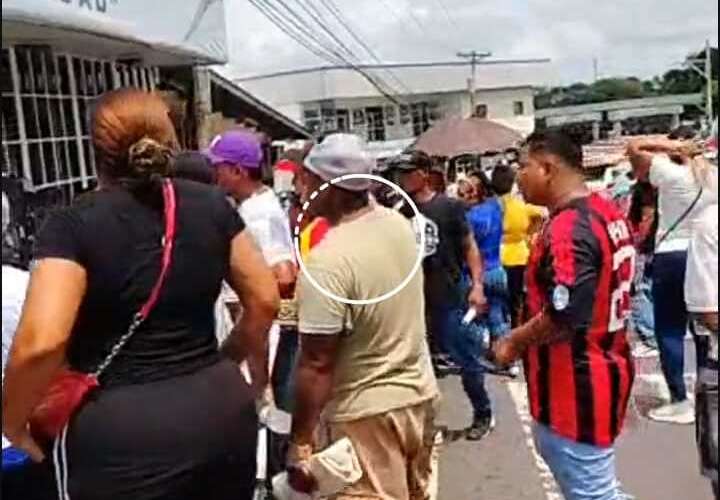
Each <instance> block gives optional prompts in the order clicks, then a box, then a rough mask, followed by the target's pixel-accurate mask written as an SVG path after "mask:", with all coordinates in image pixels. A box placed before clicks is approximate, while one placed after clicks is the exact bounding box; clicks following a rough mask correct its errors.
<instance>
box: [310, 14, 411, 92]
mask: <svg viewBox="0 0 720 500" xmlns="http://www.w3.org/2000/svg"><path fill="white" fill-rule="evenodd" d="M320 3H322V4H323V5H324V6H325V8H326V9H328V10H329V11H330V13H331V14H332V15H333V17H334V18H335V19H336V20H337V21H338V22H339V23H340V25H341V26H342V27H343V28H345V30H346V31H347V32H348V33H349V34H350V36H351V37H352V38H353V39H354V40H355V41H356V42H357V43H358V45H359V46H360V47H362V49H363V50H364V51H365V52H366V53H367V54H368V55H369V56H370V58H371V59H372V60H374V61H375V62H376V63H378V64H383V61H382V59H381V58H380V57H379V56H378V55H377V54H376V53H375V51H374V50H373V49H372V48H371V47H370V46H369V45H368V44H367V43H366V42H365V41H364V40H363V39H362V37H361V36H360V35H358V34H357V32H356V31H355V30H354V29H353V28H352V26H351V25H350V22H349V21H347V19H346V18H345V16H343V14H342V12H341V11H340V9H339V8H338V6H337V4H336V3H335V2H334V1H333V0H320ZM386 71H387V73H388V74H389V75H390V77H391V78H392V79H393V80H395V82H396V83H398V84H399V85H400V87H402V88H404V89H405V91H406V92H407V93H408V94H412V89H411V88H410V87H409V86H408V85H407V84H406V83H405V82H404V81H402V80H401V79H400V77H398V76H397V75H396V74H395V72H394V71H392V70H389V69H388V70H386Z"/></svg>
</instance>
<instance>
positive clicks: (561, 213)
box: [525, 195, 680, 447]
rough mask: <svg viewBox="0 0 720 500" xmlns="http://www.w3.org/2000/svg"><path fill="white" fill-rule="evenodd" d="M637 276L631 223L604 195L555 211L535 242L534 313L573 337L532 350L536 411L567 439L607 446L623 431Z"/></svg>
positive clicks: (530, 378) (530, 376) (529, 370)
mask: <svg viewBox="0 0 720 500" xmlns="http://www.w3.org/2000/svg"><path fill="white" fill-rule="evenodd" d="M634 272H635V249H634V247H633V241H632V235H631V233H630V229H629V227H628V224H627V222H626V221H625V219H624V218H623V216H622V215H621V214H620V213H619V211H618V210H617V208H616V207H615V206H614V205H613V204H612V203H611V202H609V201H606V200H604V199H603V198H602V197H600V196H598V195H591V196H589V197H587V198H581V199H578V200H575V201H573V202H571V203H570V204H569V205H568V206H566V207H564V208H563V209H561V210H558V211H556V212H555V213H554V214H553V215H552V218H551V219H550V221H549V222H548V223H547V224H546V226H545V228H544V229H543V232H542V235H541V236H540V237H539V238H538V239H537V241H536V243H535V246H534V248H533V252H532V256H531V258H530V263H529V266H528V275H527V285H528V308H527V312H528V314H529V315H530V317H533V316H535V315H537V314H540V313H543V312H544V313H546V314H550V315H552V316H553V318H554V319H555V321H556V322H558V323H561V324H563V325H565V326H567V327H568V328H569V329H570V330H571V331H573V332H574V335H573V336H572V337H571V338H570V339H568V340H567V341H562V342H556V343H553V344H549V345H543V346H537V347H533V348H531V349H530V350H529V352H528V354H527V356H526V359H525V370H526V375H527V383H528V393H529V398H530V409H531V413H532V415H533V417H534V418H535V420H536V421H537V422H538V423H540V424H543V425H546V426H548V427H550V428H551V429H552V430H553V431H555V432H556V433H558V434H560V435H561V436H563V437H566V438H568V439H571V440H574V441H577V442H581V443H587V444H591V445H595V446H604V447H606V446H611V445H612V444H613V442H614V441H615V439H616V438H617V436H618V435H619V433H620V430H621V428H622V425H623V422H624V420H625V413H626V410H627V405H628V400H629V397H630V390H631V387H632V383H633V378H634V366H633V360H632V355H631V354H630V346H629V344H628V340H627V324H628V318H629V315H630V289H631V284H632V280H633V276H634ZM679 286H680V285H679Z"/></svg>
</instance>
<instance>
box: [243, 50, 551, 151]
mask: <svg viewBox="0 0 720 500" xmlns="http://www.w3.org/2000/svg"><path fill="white" fill-rule="evenodd" d="M361 73H364V74H365V75H366V76H363V74H361ZM470 73H471V67H470V65H469V63H467V62H461V61H458V62H447V63H428V64H387V65H373V66H359V67H357V68H348V67H320V68H312V69H305V70H299V71H288V72H282V73H274V74H269V75H261V76H254V77H246V78H239V79H236V80H235V81H236V82H237V83H238V84H239V85H241V86H242V87H243V88H245V89H247V90H248V91H249V92H251V93H252V94H254V95H256V96H258V97H259V98H261V99H263V100H265V101H266V102H268V103H269V104H271V105H272V106H273V107H275V108H277V109H278V110H280V111H281V112H282V113H283V114H285V115H287V116H288V117H290V118H292V119H294V120H296V121H300V122H301V123H303V124H304V125H305V126H306V127H307V128H308V129H310V130H311V131H313V132H314V133H316V134H322V133H324V132H328V131H351V132H355V133H358V134H359V135H361V136H363V137H364V138H365V139H366V140H367V141H368V142H370V143H388V144H389V145H391V146H392V147H396V146H397V145H398V144H408V143H411V142H412V141H413V140H414V139H415V138H416V137H417V136H419V135H420V134H422V133H423V132H424V131H426V130H427V129H428V128H429V127H430V126H431V125H432V124H433V123H435V122H436V121H438V120H440V119H442V118H445V117H448V116H453V115H457V116H470V115H471V114H476V115H478V116H482V117H486V118H489V119H492V120H495V121H498V122H500V123H502V124H504V125H507V126H509V127H511V128H514V129H516V130H518V131H519V132H521V133H522V134H530V133H531V132H532V131H533V130H534V128H535V108H534V102H533V97H534V89H535V88H537V87H539V86H543V85H546V84H547V83H548V82H549V81H550V80H551V66H550V61H549V60H545V59H539V60H518V61H485V62H482V63H480V64H479V65H478V67H477V79H476V82H477V85H476V88H477V91H476V101H475V102H476V103H477V107H476V109H475V110H472V109H471V99H470V92H469V90H468V89H469V82H468V80H469V77H470ZM370 80H373V81H374V82H376V83H380V87H381V88H382V91H381V90H379V89H378V88H377V86H375V85H374V84H373V83H371V81H370ZM371 147H373V148H375V149H381V144H373V145H372V146H371Z"/></svg>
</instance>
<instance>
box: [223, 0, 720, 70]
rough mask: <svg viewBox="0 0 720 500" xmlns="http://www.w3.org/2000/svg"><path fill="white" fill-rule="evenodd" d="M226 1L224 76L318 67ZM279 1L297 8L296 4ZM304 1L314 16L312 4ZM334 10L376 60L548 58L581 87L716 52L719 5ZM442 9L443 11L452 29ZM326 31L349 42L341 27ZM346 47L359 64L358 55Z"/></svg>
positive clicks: (498, 2)
mask: <svg viewBox="0 0 720 500" xmlns="http://www.w3.org/2000/svg"><path fill="white" fill-rule="evenodd" d="M225 1H226V5H227V18H228V31H229V43H230V48H231V58H232V60H231V65H232V68H228V72H230V73H232V74H236V75H247V74H257V73H264V72H270V71H279V70H286V69H293V68H299V67H306V66H311V65H316V64H324V61H322V60H320V59H318V58H317V57H316V56H314V55H312V54H310V53H309V52H308V51H307V50H306V49H304V48H302V47H300V46H299V45H298V44H297V43H296V42H294V41H293V40H292V39H290V38H289V37H288V36H287V35H286V34H284V33H283V32H282V31H281V30H280V29H278V28H277V27H275V26H274V25H273V24H271V23H270V22H268V21H267V20H266V19H265V18H264V17H263V16H262V15H261V14H260V13H259V12H258V11H257V10H256V9H255V8H254V7H253V6H252V4H251V3H250V2H249V1H247V0H225ZM269 1H270V3H273V4H276V5H279V4H278V2H277V1H275V0H269ZM284 1H285V3H286V4H288V5H297V4H296V3H295V1H296V0H284ZM303 1H310V2H312V3H313V4H314V5H316V6H317V7H318V8H319V9H323V7H322V4H321V3H320V2H319V1H318V0H303ZM335 3H336V4H337V5H338V7H339V8H340V10H341V11H342V12H343V14H344V15H345V17H346V18H347V19H348V20H349V22H350V23H351V24H352V26H353V28H354V29H355V30H356V31H357V32H358V33H359V34H360V35H361V36H362V37H363V39H364V40H366V42H367V43H368V45H370V46H371V47H372V48H373V50H374V51H375V52H376V53H378V54H379V55H380V57H381V58H382V59H383V60H385V61H394V62H399V61H437V60H448V59H453V58H454V57H455V52H456V51H457V50H461V49H473V48H474V49H478V50H491V51H493V53H494V54H495V56H496V57H499V58H503V57H513V58H522V57H551V58H552V59H553V60H554V62H555V63H556V65H557V67H558V73H559V74H560V75H561V78H562V80H563V81H566V82H570V81H574V80H579V79H582V80H588V79H590V78H591V77H592V74H593V73H592V69H593V59H594V58H597V59H598V61H599V66H600V71H601V73H602V74H603V75H606V76H609V75H633V74H635V75H639V76H643V77H647V76H652V75H654V74H658V73H661V72H663V71H665V70H667V69H669V68H670V67H671V66H672V65H673V64H674V63H677V62H679V61H681V60H682V59H683V58H684V57H685V55H686V54H687V53H688V52H689V51H691V50H697V49H699V48H700V47H702V45H703V44H704V40H705V39H706V38H707V37H710V38H711V39H712V41H713V42H714V43H715V44H717V39H718V4H717V2H715V1H711V0H683V1H682V2H676V1H673V0H631V1H623V0H605V1H597V0H593V1H590V0H483V1H478V0H335ZM442 4H444V5H445V6H446V7H447V8H448V10H449V11H450V15H451V18H452V19H451V21H448V19H447V16H446V15H445V12H444V10H443V9H442ZM410 9H412V13H413V14H414V17H415V19H413V17H412V16H411V15H410ZM328 16H329V14H328ZM418 23H419V24H420V26H418ZM335 31H336V33H338V35H340V36H341V37H342V38H343V39H344V40H346V41H347V42H348V43H350V42H351V38H350V37H349V35H348V34H347V33H346V32H343V31H342V29H341V28H340V27H336V28H335ZM353 47H354V51H355V52H356V53H357V54H358V55H361V54H362V55H363V56H365V54H364V53H363V52H362V49H361V48H359V47H357V46H355V45H353ZM363 59H365V60H368V59H369V58H368V57H367V56H365V57H363Z"/></svg>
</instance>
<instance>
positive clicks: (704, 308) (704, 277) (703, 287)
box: [685, 204, 718, 313]
mask: <svg viewBox="0 0 720 500" xmlns="http://www.w3.org/2000/svg"><path fill="white" fill-rule="evenodd" d="M685 301H686V302H687V309H688V311H690V312H692V313H714V312H718V205H717V204H715V205H710V206H708V207H706V208H705V209H704V210H703V212H702V213H701V214H700V215H699V216H698V217H697V219H696V221H695V226H694V228H693V235H692V239H691V240H690V250H689V251H688V261H687V275H686V278H685Z"/></svg>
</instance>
